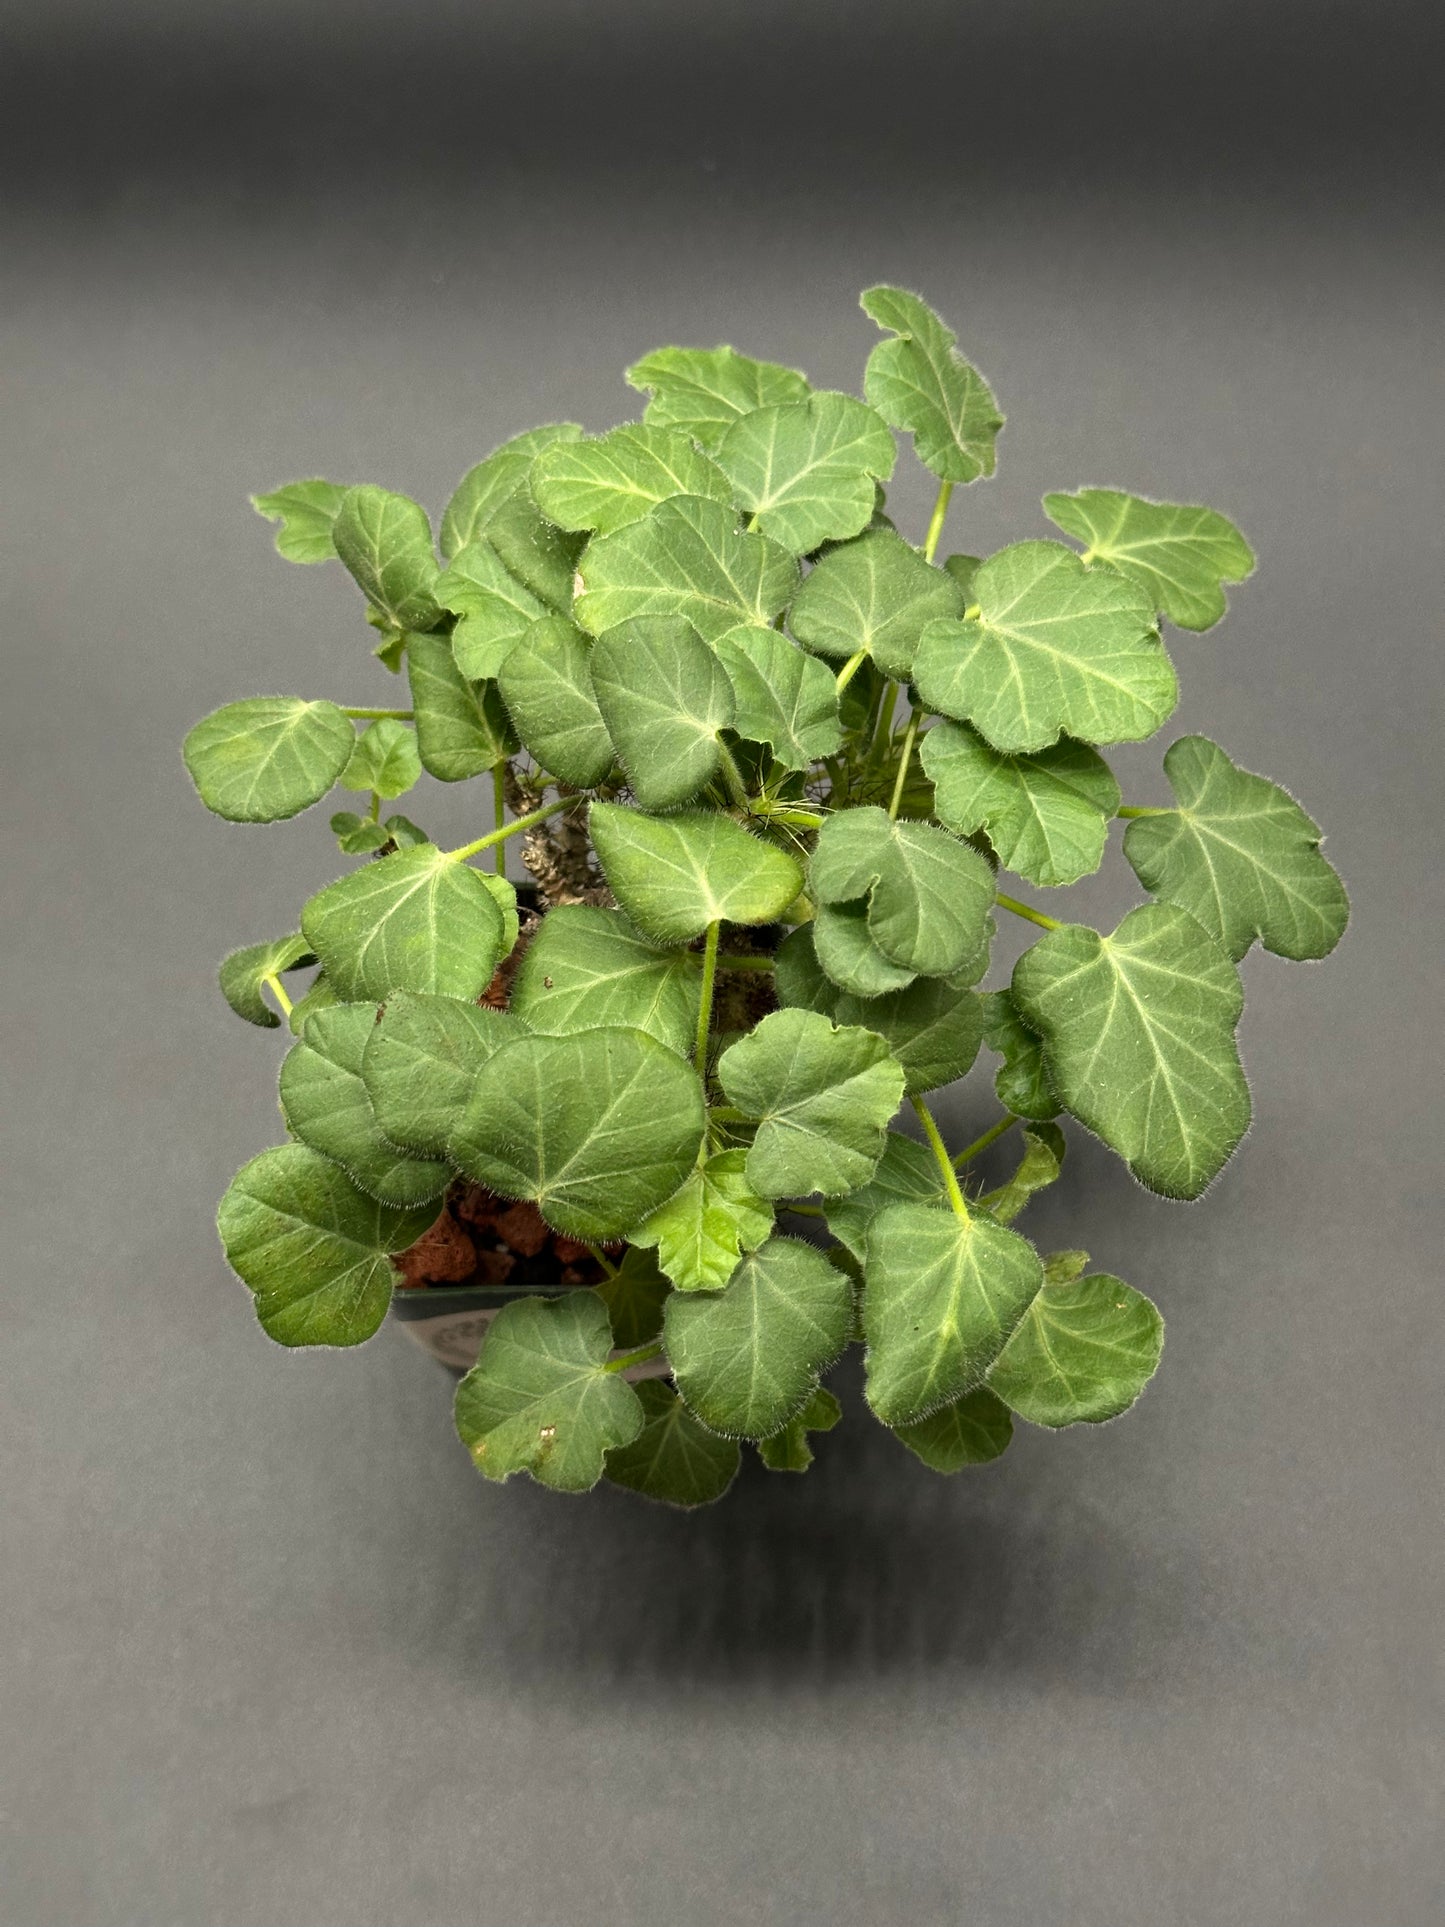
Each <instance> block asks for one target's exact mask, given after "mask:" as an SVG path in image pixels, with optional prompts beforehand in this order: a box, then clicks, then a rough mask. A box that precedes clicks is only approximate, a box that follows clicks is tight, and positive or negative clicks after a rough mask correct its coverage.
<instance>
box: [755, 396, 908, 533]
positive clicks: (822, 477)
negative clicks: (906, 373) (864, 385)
mask: <svg viewBox="0 0 1445 1927" xmlns="http://www.w3.org/2000/svg"><path fill="white" fill-rule="evenodd" d="M897 459H898V450H897V447H896V446H895V444H894V441H893V437H892V435H891V434H890V433H889V431H888V427H887V424H886V423H885V422H883V421H882V420H881V419H880V418H879V416H877V415H876V414H875V413H874V412H873V410H872V409H871V408H867V407H865V406H864V404H863V403H862V402H861V401H855V400H854V398H853V397H852V396H851V395H842V394H838V393H836V392H834V391H833V390H831V389H823V390H820V391H819V392H817V393H816V394H812V395H810V396H809V397H808V398H807V400H806V401H794V402H782V403H779V404H775V405H773V406H771V407H767V408H758V409H754V410H753V412H752V413H751V414H748V415H743V416H741V417H740V418H739V419H738V420H737V421H735V422H734V423H733V425H732V427H731V428H730V429H729V430H728V431H727V433H726V434H725V435H724V436H723V438H722V440H721V442H719V444H718V447H717V464H718V467H719V468H720V469H721V470H722V471H723V473H724V474H725V475H726V476H727V477H728V479H729V480H730V481H731V483H732V485H733V490H734V493H735V496H736V499H737V500H738V501H739V502H741V503H742V505H743V507H744V508H746V509H747V510H749V511H750V513H751V515H752V518H753V523H752V526H754V527H756V528H760V529H761V530H762V532H763V534H764V535H770V536H771V537H772V538H773V540H774V541H775V542H780V543H781V544H782V546H783V547H784V548H785V549H791V550H792V551H793V553H794V554H795V555H804V554H806V553H807V552H808V551H809V550H811V549H816V548H819V547H820V546H821V545H822V544H823V543H824V542H841V541H846V540H847V539H848V538H849V537H850V536H853V535H857V534H858V532H859V531H860V530H861V529H864V528H866V527H867V526H868V522H869V519H870V517H871V516H872V514H873V504H874V499H875V495H876V485H877V483H878V482H879V481H880V480H881V481H887V479H888V477H889V476H890V475H891V474H892V473H893V464H894V462H895V461H896V460H897Z"/></svg>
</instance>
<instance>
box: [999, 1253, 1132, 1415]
mask: <svg viewBox="0 0 1445 1927" xmlns="http://www.w3.org/2000/svg"><path fill="white" fill-rule="evenodd" d="M1163 1349H1164V1320H1163V1319H1162V1318H1161V1317H1160V1316H1159V1311H1158V1307H1157V1306H1155V1305H1153V1304H1151V1302H1150V1301H1149V1299H1147V1298H1146V1297H1145V1296H1144V1294H1143V1293H1142V1292H1139V1291H1135V1290H1134V1289H1133V1288H1132V1287H1131V1286H1129V1285H1125V1284H1121V1283H1120V1281H1119V1280H1118V1279H1117V1278H1113V1277H1111V1276H1110V1275H1109V1274H1108V1273H1107V1272H1097V1273H1095V1274H1094V1276H1093V1277H1090V1278H1076V1279H1074V1280H1072V1281H1071V1282H1070V1283H1068V1284H1059V1285H1048V1284H1046V1285H1045V1286H1044V1289H1043V1290H1042V1291H1041V1292H1040V1293H1039V1294H1038V1296H1037V1297H1036V1298H1035V1299H1034V1301H1033V1303H1032V1304H1031V1305H1030V1306H1029V1308H1028V1310H1027V1311H1026V1312H1025V1314H1024V1316H1023V1318H1022V1320H1021V1321H1020V1323H1019V1325H1018V1327H1017V1328H1016V1330H1015V1331H1014V1334H1013V1336H1012V1337H1011V1338H1010V1339H1009V1342H1008V1343H1007V1345H1005V1346H1004V1348H1003V1351H1002V1352H1001V1354H1000V1355H999V1357H998V1358H997V1359H996V1360H995V1362H994V1365H993V1368H992V1370H991V1371H990V1372H989V1375H988V1382H989V1387H990V1389H991V1390H992V1391H993V1392H995V1393H996V1394H997V1395H998V1397H999V1398H1001V1399H1002V1400H1003V1402H1004V1403H1005V1405H1008V1406H1011V1407H1012V1409H1013V1410H1014V1411H1015V1412H1017V1413H1018V1415H1019V1417H1020V1418H1023V1419H1027V1420H1028V1421H1029V1423H1030V1424H1031V1425H1050V1426H1058V1425H1078V1424H1086V1425H1098V1424H1100V1423H1102V1422H1103V1421H1104V1420H1105V1419H1111V1418H1117V1417H1118V1416H1119V1414H1120V1413H1121V1412H1127V1411H1128V1409H1129V1407H1130V1406H1131V1405H1132V1404H1133V1403H1134V1401H1135V1399H1137V1398H1138V1396H1139V1394H1140V1393H1141V1392H1142V1391H1143V1389H1144V1387H1145V1386H1146V1385H1147V1384H1148V1383H1149V1380H1150V1379H1151V1378H1152V1377H1153V1376H1154V1372H1155V1369H1156V1367H1157V1366H1158V1363H1159V1355H1160V1353H1161V1352H1162V1351H1163Z"/></svg>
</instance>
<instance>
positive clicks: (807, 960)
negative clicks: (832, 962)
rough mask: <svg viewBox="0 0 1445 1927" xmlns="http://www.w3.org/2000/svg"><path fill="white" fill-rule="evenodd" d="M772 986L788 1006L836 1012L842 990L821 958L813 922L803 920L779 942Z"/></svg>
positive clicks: (798, 1008)
mask: <svg viewBox="0 0 1445 1927" xmlns="http://www.w3.org/2000/svg"><path fill="white" fill-rule="evenodd" d="M773 988H774V989H775V990H776V992H777V994H778V1002H779V1003H780V1004H781V1005H782V1007H783V1008H784V1009H785V1010H787V1009H790V1008H791V1009H795V1010H820V1011H821V1012H822V1013H823V1015H824V1016H825V1017H831V1016H832V1015H833V1010H834V1006H835V1005H836V1004H837V1002H838V998H839V996H840V995H841V992H840V991H839V989H838V986H837V985H836V984H835V983H834V982H833V980H832V978H831V977H828V976H825V975H824V972H823V967H822V965H821V964H820V963H819V962H818V953H817V952H816V950H815V949H814V948H813V926H812V924H811V923H800V924H799V925H798V927H797V929H796V930H792V931H789V933H788V935H787V936H786V937H784V939H783V941H782V942H781V943H780V944H779V945H778V948H777V952H776V954H775V955H774V958H773Z"/></svg>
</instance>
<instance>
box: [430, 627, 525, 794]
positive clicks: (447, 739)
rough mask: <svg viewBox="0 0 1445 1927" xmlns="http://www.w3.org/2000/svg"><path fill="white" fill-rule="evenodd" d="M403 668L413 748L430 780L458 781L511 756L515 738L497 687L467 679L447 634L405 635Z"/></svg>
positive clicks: (492, 684)
mask: <svg viewBox="0 0 1445 1927" xmlns="http://www.w3.org/2000/svg"><path fill="white" fill-rule="evenodd" d="M406 670H407V677H408V679H409V680H410V683H411V704H412V709H413V711H414V712H415V715H416V745H417V750H418V752H419V754H420V756H421V763H422V768H423V769H424V770H425V771H426V772H427V774H428V775H429V776H435V777H436V778H437V780H438V781H439V782H442V783H461V782H464V781H465V780H466V779H467V778H468V777H469V776H479V775H480V774H481V772H482V771H483V770H484V769H491V768H493V767H494V765H496V764H497V763H499V762H501V760H502V758H503V757H504V756H510V755H511V754H512V753H513V752H514V750H515V749H516V747H517V738H516V734H515V732H514V731H513V729H512V725H511V721H510V719H509V717H508V715H507V712H506V710H505V708H504V707H503V705H502V699H501V696H500V695H499V694H498V692H497V687H496V685H495V683H489V682H468V681H467V679H466V677H465V676H464V675H463V674H462V672H461V670H460V669H459V668H458V667H457V659H456V656H455V655H454V653H453V651H452V643H451V638H450V636H422V635H416V634H412V635H409V636H408V637H407V639H406Z"/></svg>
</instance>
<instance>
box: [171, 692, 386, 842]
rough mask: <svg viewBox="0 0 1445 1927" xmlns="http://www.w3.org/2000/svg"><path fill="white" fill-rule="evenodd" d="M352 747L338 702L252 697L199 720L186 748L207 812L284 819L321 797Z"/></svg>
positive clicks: (231, 818) (244, 819) (242, 819)
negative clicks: (310, 701) (309, 701)
mask: <svg viewBox="0 0 1445 1927" xmlns="http://www.w3.org/2000/svg"><path fill="white" fill-rule="evenodd" d="M355 747H356V731H355V729H354V728H353V727H352V724H351V721H350V719H349V718H348V717H347V716H346V715H345V714H343V712H342V711H341V710H340V709H338V708H337V706H336V704H335V703H327V702H314V703H308V702H305V701H303V700H302V698H301V697H300V696H252V697H250V698H248V699H247V700H246V701H245V702H239V703H227V704H226V705H225V706H224V707H223V708H221V709H215V710H212V712H211V714H210V715H209V716H206V717H204V718H202V720H201V721H200V722H198V723H197V724H196V726H195V728H194V729H192V730H191V731H190V733H189V734H188V735H187V737H186V740H185V744H184V747H183V750H182V754H183V755H184V757H185V760H186V768H187V769H188V770H189V771H190V775H191V781H192V782H193V783H194V784H195V786H196V792H197V794H198V795H199V797H200V799H201V801H202V802H203V803H204V804H205V806H206V808H207V809H208V810H212V811H214V812H215V814H216V815H217V816H224V817H225V818H226V820H227V822H228V823H279V822H281V821H282V819H283V818H285V817H288V816H298V815H299V814H300V813H301V811H302V810H306V809H310V807H311V805H312V804H313V803H318V802H320V800H321V798H322V797H323V796H325V794H326V792H327V791H328V790H329V789H330V788H331V787H332V785H333V784H334V783H335V782H336V780H337V778H338V777H339V776H340V775H341V772H342V771H343V770H344V769H345V768H346V765H347V763H348V762H349V761H350V760H351V752H352V750H353V749H355Z"/></svg>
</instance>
